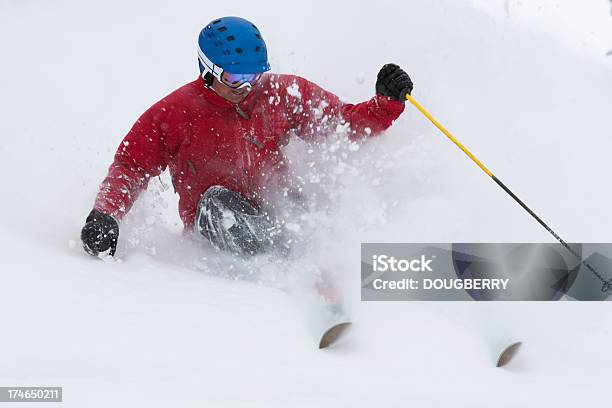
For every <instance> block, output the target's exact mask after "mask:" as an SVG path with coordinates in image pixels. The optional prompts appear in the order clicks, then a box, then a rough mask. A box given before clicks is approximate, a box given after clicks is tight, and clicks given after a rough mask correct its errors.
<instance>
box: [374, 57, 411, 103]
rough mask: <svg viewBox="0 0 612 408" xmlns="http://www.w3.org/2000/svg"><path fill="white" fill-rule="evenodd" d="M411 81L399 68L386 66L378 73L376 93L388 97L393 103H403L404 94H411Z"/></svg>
mask: <svg viewBox="0 0 612 408" xmlns="http://www.w3.org/2000/svg"><path fill="white" fill-rule="evenodd" d="M412 86H413V85H412V80H411V79H410V77H409V76H408V74H407V73H406V71H404V70H403V69H401V68H400V67H398V66H397V65H395V64H387V65H385V66H384V67H382V68H381V69H380V71H379V72H378V79H377V80H376V92H377V93H379V94H381V95H384V96H388V97H389V98H391V99H393V100H394V101H405V100H406V94H408V95H410V93H411V92H412Z"/></svg>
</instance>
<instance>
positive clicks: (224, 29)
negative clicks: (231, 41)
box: [217, 27, 227, 32]
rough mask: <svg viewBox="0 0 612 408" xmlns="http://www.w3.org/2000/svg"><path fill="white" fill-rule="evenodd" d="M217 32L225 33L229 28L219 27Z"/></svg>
mask: <svg viewBox="0 0 612 408" xmlns="http://www.w3.org/2000/svg"><path fill="white" fill-rule="evenodd" d="M217 30H219V31H220V32H224V31H227V27H219V28H217Z"/></svg>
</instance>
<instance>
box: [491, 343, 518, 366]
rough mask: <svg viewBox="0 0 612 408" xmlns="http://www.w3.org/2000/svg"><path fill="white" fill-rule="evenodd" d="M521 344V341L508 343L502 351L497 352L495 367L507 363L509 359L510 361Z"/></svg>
mask: <svg viewBox="0 0 612 408" xmlns="http://www.w3.org/2000/svg"><path fill="white" fill-rule="evenodd" d="M522 344H523V343H522V342H520V341H517V342H514V343H512V344H510V345H509V346H507V347H506V348H504V349H503V350H502V352H501V353H499V356H498V357H497V364H496V367H503V366H505V365H506V364H508V363H509V362H510V361H512V359H513V358H514V356H515V355H516V353H517V352H518V350H519V348H521V345H522Z"/></svg>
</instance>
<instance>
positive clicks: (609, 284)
mask: <svg viewBox="0 0 612 408" xmlns="http://www.w3.org/2000/svg"><path fill="white" fill-rule="evenodd" d="M406 99H407V100H408V101H409V102H410V103H411V104H412V105H414V107H415V108H417V109H418V110H419V112H421V113H422V114H423V115H424V116H425V117H426V118H427V119H429V121H430V122H431V123H433V125H434V126H435V127H437V128H438V129H439V130H440V131H441V132H442V133H444V135H445V136H446V137H447V138H449V139H450V141H451V142H453V143H454V144H455V145H456V146H457V147H458V148H459V149H461V151H462V152H463V153H465V154H466V155H467V156H468V157H469V158H470V159H472V161H473V162H474V163H476V165H477V166H478V167H480V169H481V170H482V171H484V172H485V173H486V174H487V176H489V177H491V178H492V179H493V181H495V183H496V184H497V185H498V186H500V187H501V188H502V190H504V191H505V192H506V193H507V194H508V195H509V196H510V197H512V198H513V199H514V201H516V202H517V203H518V204H519V205H520V206H521V207H523V209H524V210H525V211H527V212H528V213H529V215H531V216H532V217H533V218H534V219H535V220H536V221H537V222H538V223H540V225H541V226H542V227H544V229H546V231H548V232H549V233H550V234H551V235H552V236H553V237H555V239H556V240H557V241H559V242H560V243H561V245H563V246H564V247H565V249H567V250H568V251H569V252H570V253H571V254H572V255H574V256H575V257H576V258H577V259H578V260H579V261H580V262H581V263H582V264H583V265H584V266H586V267H587V269H588V270H589V271H591V272H592V273H593V274H594V275H595V276H596V277H597V279H599V280H600V281H601V282H602V287H601V290H602V291H603V292H607V291H608V290H612V279H609V280H606V279H604V277H603V276H601V275H600V274H599V273H598V272H597V271H596V270H595V269H594V268H593V267H592V266H591V265H589V264H588V263H587V262H586V261H583V260H582V257H581V256H580V254H579V253H578V252H576V251H575V250H574V249H573V248H572V247H570V246H569V245H568V244H567V243H566V242H565V241H564V240H563V239H562V238H561V237H560V236H559V235H557V233H556V232H555V231H553V230H552V228H550V227H549V226H548V225H547V224H546V223H545V222H544V221H543V220H542V219H541V218H540V217H538V215H537V214H536V213H534V212H533V211H532V210H531V208H529V207H527V205H526V204H525V203H524V202H523V201H522V200H521V199H520V198H518V197H517V196H516V194H514V193H513V192H512V191H511V190H510V189H509V188H508V187H506V185H505V184H504V183H502V182H501V180H500V179H498V178H497V177H495V175H494V174H493V173H492V172H491V170H489V169H488V168H487V167H486V166H485V165H484V164H483V163H482V162H481V161H480V160H478V159H477V158H476V156H474V155H473V154H472V153H471V152H470V151H469V150H468V149H467V148H466V147H465V146H464V145H463V144H461V142H459V140H457V139H456V138H455V137H454V136H453V135H452V134H451V133H450V132H449V131H448V130H447V129H446V128H445V127H444V126H442V125H441V124H440V122H438V121H437V120H436V119H435V118H434V117H433V116H431V114H430V113H429V112H427V111H426V110H425V108H423V107H422V106H421V105H420V104H419V103H418V102H417V101H416V100H415V99H414V98H413V97H412V96H411V95H409V94H406Z"/></svg>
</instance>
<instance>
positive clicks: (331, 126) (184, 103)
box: [95, 74, 404, 226]
mask: <svg viewBox="0 0 612 408" xmlns="http://www.w3.org/2000/svg"><path fill="white" fill-rule="evenodd" d="M403 110H404V104H403V103H402V102H397V101H392V100H390V99H388V98H387V97H383V96H381V95H376V96H374V97H373V98H372V99H370V100H369V101H367V102H362V103H359V104H357V105H351V104H344V103H342V102H341V101H340V99H339V98H338V97H337V96H336V95H334V94H332V93H330V92H327V91H325V90H324V89H322V88H320V87H319V86H317V85H315V84H313V83H311V82H309V81H307V80H305V79H304V78H300V77H297V76H293V75H278V74H266V75H264V76H263V77H262V79H261V82H260V84H259V85H258V86H257V87H256V88H255V89H253V91H252V92H251V94H249V96H248V97H247V98H246V99H245V100H244V101H242V102H241V103H240V104H239V105H234V104H232V103H230V102H229V101H226V100H225V99H223V98H222V97H220V96H219V95H217V94H216V93H215V92H214V91H213V90H211V89H209V88H206V87H205V86H204V81H203V80H202V79H200V78H198V79H197V80H195V81H193V82H190V83H188V84H187V85H184V86H182V87H181V88H179V89H177V90H176V91H174V92H172V93H171V94H170V95H168V96H166V97H165V98H163V99H162V100H160V101H159V102H157V103H156V104H155V105H153V106H152V107H151V108H149V109H148V110H147V111H146V112H145V113H144V114H143V115H142V116H141V117H140V118H139V119H138V121H136V123H135V124H134V126H133V127H132V129H131V130H130V131H129V133H128V134H127V135H126V136H125V138H124V139H123V141H122V142H121V144H120V145H119V148H118V149H117V153H116V154H115V159H114V161H113V163H112V164H111V166H110V168H109V170H108V175H107V176H106V178H105V179H104V181H103V182H102V185H101V186H100V191H99V193H98V196H97V198H96V202H95V208H96V209H97V210H99V211H102V212H103V213H106V214H109V215H112V216H114V217H116V218H118V219H121V218H122V216H123V215H125V214H126V213H127V212H128V211H129V210H130V208H131V207H132V204H133V203H134V201H135V200H136V199H137V197H138V195H139V193H140V192H141V191H142V190H143V189H145V188H146V186H147V184H148V182H149V179H150V178H151V177H155V176H157V175H159V174H160V173H161V172H162V171H164V170H165V169H166V167H169V168H170V174H171V176H172V183H173V184H174V189H175V191H176V192H177V193H178V195H179V214H180V217H181V219H182V220H183V223H184V224H185V226H191V225H193V223H194V218H195V213H196V208H197V205H198V201H199V199H200V196H201V194H202V193H203V192H204V191H206V189H208V188H209V187H210V186H212V185H223V186H225V187H227V188H230V189H232V190H235V191H237V192H239V193H241V194H242V195H243V196H245V197H247V198H248V199H250V200H252V201H253V202H254V203H255V204H257V201H258V193H259V190H260V189H261V188H262V187H264V186H266V185H267V184H268V183H269V182H270V179H271V177H273V176H274V175H275V174H276V173H279V172H283V171H285V170H286V164H285V162H284V160H283V159H284V157H283V154H282V152H281V151H280V149H279V147H281V146H283V145H285V144H286V143H287V141H288V135H289V134H292V133H293V134H296V135H298V136H299V137H301V138H302V139H304V140H306V141H313V140H314V139H315V138H317V137H318V136H319V135H325V134H326V133H329V132H330V131H333V130H335V128H336V126H337V125H338V124H339V123H341V122H340V121H341V120H344V121H346V122H348V123H349V124H350V129H351V131H350V132H349V137H351V138H359V137H363V136H364V135H375V134H378V133H380V132H382V131H383V130H385V129H387V128H388V127H389V126H391V123H392V122H393V121H394V120H395V119H397V118H398V116H399V115H400V113H402V111H403ZM368 128H369V129H368Z"/></svg>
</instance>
